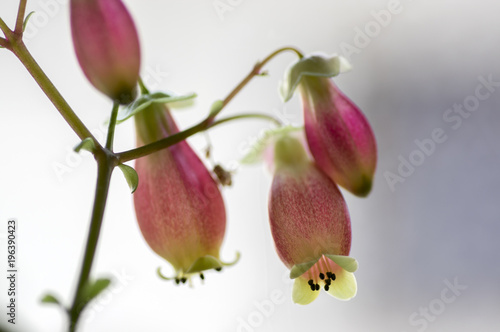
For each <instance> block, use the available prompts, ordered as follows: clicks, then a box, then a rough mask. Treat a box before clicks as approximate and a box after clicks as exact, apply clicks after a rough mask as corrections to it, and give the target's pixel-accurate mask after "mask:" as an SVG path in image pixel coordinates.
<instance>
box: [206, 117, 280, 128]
mask: <svg viewBox="0 0 500 332" xmlns="http://www.w3.org/2000/svg"><path fill="white" fill-rule="evenodd" d="M243 119H262V120H269V121H271V122H273V123H274V124H275V125H277V126H278V127H280V126H282V125H283V122H281V121H280V120H279V119H277V118H275V117H273V116H271V115H267V114H261V113H245V114H238V115H234V116H229V117H227V118H222V119H219V120H217V121H215V122H213V123H212V124H211V125H210V126H209V128H207V129H210V128H213V127H215V126H218V125H220V124H223V123H225V122H229V121H233V120H243Z"/></svg>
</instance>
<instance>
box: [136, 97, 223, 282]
mask: <svg viewBox="0 0 500 332" xmlns="http://www.w3.org/2000/svg"><path fill="white" fill-rule="evenodd" d="M135 123H136V129H137V141H138V145H143V144H148V143H152V142H154V141H157V140H159V139H161V138H164V137H167V136H169V135H172V134H175V133H177V132H178V129H177V126H176V124H175V123H174V120H173V119H172V116H171V115H170V112H169V110H168V109H167V107H166V106H164V105H161V104H152V105H150V106H149V107H148V108H147V109H145V110H143V111H142V112H140V113H138V114H136V115H135ZM135 169H136V171H137V174H138V175H139V186H138V188H137V190H136V192H135V193H134V203H135V211H136V215H137V221H138V222H139V227H140V229H141V232H142V234H143V236H144V238H145V240H146V242H147V243H148V244H149V246H150V247H151V248H152V249H153V250H154V251H155V252H156V253H157V254H158V255H160V256H161V257H163V258H164V259H166V260H167V261H168V262H170V263H171V264H172V266H173V267H174V269H175V270H176V277H175V280H176V282H177V283H178V282H179V281H182V282H185V281H186V280H188V279H189V278H190V276H191V275H193V274H194V273H200V277H202V278H203V274H201V272H202V271H203V270H207V269H216V270H220V269H221V268H222V266H223V265H225V264H224V263H222V262H220V260H219V248H220V246H221V244H222V240H223V238H224V232H225V228H226V212H225V207H224V201H223V198H222V195H221V193H220V191H219V187H218V185H217V183H216V182H215V181H214V179H213V178H212V176H211V175H210V172H209V171H208V170H207V168H206V167H205V166H204V164H203V163H202V161H201V160H200V159H199V158H198V156H197V155H196V154H195V152H194V151H193V150H192V149H191V147H190V146H189V145H188V143H187V142H186V141H182V142H180V143H177V144H175V145H173V146H171V147H169V148H167V149H164V150H161V151H159V152H156V153H154V154H151V155H148V156H146V157H142V158H140V159H138V160H137V161H136V164H135Z"/></svg>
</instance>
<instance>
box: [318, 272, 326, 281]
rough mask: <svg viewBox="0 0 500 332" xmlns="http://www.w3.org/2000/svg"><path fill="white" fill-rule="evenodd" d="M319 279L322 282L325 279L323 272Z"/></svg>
mask: <svg viewBox="0 0 500 332" xmlns="http://www.w3.org/2000/svg"><path fill="white" fill-rule="evenodd" d="M319 278H320V279H321V280H323V279H325V275H324V274H323V272H321V273H320V274H319Z"/></svg>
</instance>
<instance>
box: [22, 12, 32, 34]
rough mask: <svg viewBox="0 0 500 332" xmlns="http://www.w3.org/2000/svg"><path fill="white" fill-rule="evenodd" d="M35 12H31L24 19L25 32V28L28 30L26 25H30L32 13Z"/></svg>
mask: <svg viewBox="0 0 500 332" xmlns="http://www.w3.org/2000/svg"><path fill="white" fill-rule="evenodd" d="M34 13H35V12H31V13H29V14H28V16H26V18H25V19H24V22H23V32H24V30H26V26H27V25H28V21H29V19H30V18H31V15H33V14H34Z"/></svg>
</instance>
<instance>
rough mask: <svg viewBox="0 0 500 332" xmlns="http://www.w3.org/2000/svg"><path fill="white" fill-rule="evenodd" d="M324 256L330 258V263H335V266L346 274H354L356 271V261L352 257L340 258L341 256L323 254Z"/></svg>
mask: <svg viewBox="0 0 500 332" xmlns="http://www.w3.org/2000/svg"><path fill="white" fill-rule="evenodd" d="M325 256H326V257H328V258H330V259H331V260H332V261H334V262H335V264H337V265H338V266H340V267H341V268H343V269H344V270H346V271H348V272H356V270H357V269H358V261H357V260H355V259H354V258H352V257H349V256H342V255H329V254H325Z"/></svg>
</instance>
